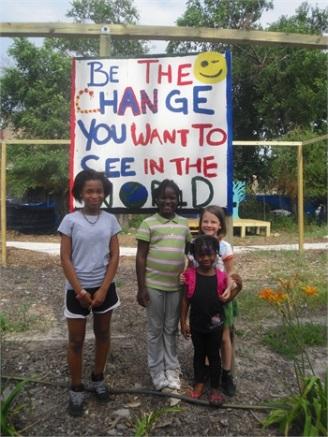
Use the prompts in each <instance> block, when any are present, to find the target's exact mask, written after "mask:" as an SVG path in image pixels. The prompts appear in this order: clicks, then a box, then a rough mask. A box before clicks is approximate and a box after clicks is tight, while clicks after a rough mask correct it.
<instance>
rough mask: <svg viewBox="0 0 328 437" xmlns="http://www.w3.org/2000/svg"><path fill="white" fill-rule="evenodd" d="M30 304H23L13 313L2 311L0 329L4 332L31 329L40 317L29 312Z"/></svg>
mask: <svg viewBox="0 0 328 437" xmlns="http://www.w3.org/2000/svg"><path fill="white" fill-rule="evenodd" d="M28 310H29V305H26V304H23V305H21V306H20V307H19V308H18V309H16V310H15V313H14V314H12V315H9V314H4V313H0V329H1V332H2V333H7V332H25V331H28V330H30V329H31V327H33V326H34V325H35V324H36V322H39V321H40V320H39V318H38V317H37V316H36V315H31V314H29V312H28Z"/></svg>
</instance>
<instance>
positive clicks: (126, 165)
mask: <svg viewBox="0 0 328 437" xmlns="http://www.w3.org/2000/svg"><path fill="white" fill-rule="evenodd" d="M132 162H134V158H122V162H121V175H122V176H135V175H136V172H135V171H133V170H130V169H131V163H132Z"/></svg>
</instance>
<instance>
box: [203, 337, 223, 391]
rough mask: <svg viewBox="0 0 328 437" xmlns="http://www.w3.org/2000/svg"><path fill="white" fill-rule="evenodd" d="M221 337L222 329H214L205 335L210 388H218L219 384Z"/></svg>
mask: <svg viewBox="0 0 328 437" xmlns="http://www.w3.org/2000/svg"><path fill="white" fill-rule="evenodd" d="M221 338H222V329H220V330H219V332H218V331H217V330H215V331H214V332H211V333H209V334H207V335H206V343H205V344H206V355H207V357H208V361H209V366H210V384H211V388H215V389H218V388H219V386H220V376H221V358H220V352H219V349H220V344H221Z"/></svg>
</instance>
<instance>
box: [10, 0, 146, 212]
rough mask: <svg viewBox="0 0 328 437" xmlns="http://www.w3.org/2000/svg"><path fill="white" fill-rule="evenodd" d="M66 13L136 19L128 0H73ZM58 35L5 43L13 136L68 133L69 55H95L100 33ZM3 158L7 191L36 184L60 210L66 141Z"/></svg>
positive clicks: (117, 47)
mask: <svg viewBox="0 0 328 437" xmlns="http://www.w3.org/2000/svg"><path fill="white" fill-rule="evenodd" d="M67 15H68V16H70V17H74V18H75V19H76V21H77V22H86V21H93V22H98V23H99V22H100V23H135V21H136V20H137V18H138V14H137V11H136V9H135V8H134V6H133V5H132V1H131V0H112V1H109V0H74V1H73V3H72V9H71V10H70V11H69V12H68V14H67ZM59 41H60V40H55V41H54V40H52V39H45V41H44V43H43V45H42V47H36V46H34V45H33V44H32V43H30V42H29V41H28V40H27V39H24V38H16V39H14V43H13V46H12V47H11V48H10V49H9V55H10V56H11V57H12V58H13V59H14V61H15V66H14V67H11V68H6V69H4V72H3V75H2V77H1V115H2V121H1V127H2V128H5V127H7V126H10V128H11V129H12V130H13V132H14V134H15V136H16V137H18V138H19V137H20V138H46V139H63V138H69V124H70V116H69V114H70V67H71V58H70V56H71V55H72V54H78V55H93V56H95V55H97V54H98V51H99V39H98V38H93V39H92V40H88V39H86V40H85V41H83V42H82V41H81V39H80V38H71V39H70V41H69V42H68V41H63V40H61V41H60V42H59ZM113 45H114V52H115V53H116V54H119V55H129V54H133V55H135V54H139V53H140V52H141V51H142V50H143V49H144V46H143V45H142V44H140V43H138V42H133V43H129V42H128V41H121V42H118V43H114V44H113ZM63 49H65V50H63ZM74 50H75V52H74ZM8 163H9V166H8V167H9V170H8V188H9V192H10V194H11V195H12V196H15V197H18V198H22V197H23V196H24V195H26V193H28V192H29V191H31V190H39V192H42V196H53V197H55V198H56V200H57V204H59V209H60V211H61V212H62V211H63V206H62V205H64V204H65V197H66V194H67V189H68V149H67V146H33V145H32V146H30V145H27V146H18V145H16V146H10V147H9V151H8Z"/></svg>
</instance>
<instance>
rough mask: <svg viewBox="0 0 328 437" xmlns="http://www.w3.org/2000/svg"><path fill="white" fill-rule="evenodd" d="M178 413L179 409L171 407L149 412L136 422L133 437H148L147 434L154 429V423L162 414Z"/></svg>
mask: <svg viewBox="0 0 328 437" xmlns="http://www.w3.org/2000/svg"><path fill="white" fill-rule="evenodd" d="M180 412H181V407H177V406H173V407H163V408H158V409H157V410H155V411H151V412H150V413H148V414H143V416H142V417H141V418H139V419H138V420H137V422H136V426H135V429H134V435H135V437H143V436H149V433H150V432H151V430H152V429H153V428H154V426H155V423H156V422H157V421H158V419H159V418H160V417H161V416H163V414H166V413H180Z"/></svg>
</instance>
